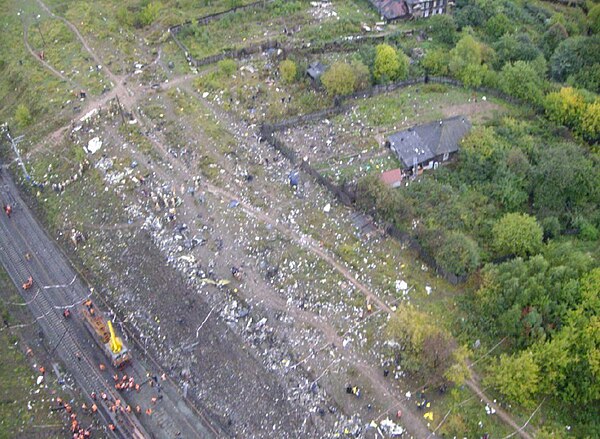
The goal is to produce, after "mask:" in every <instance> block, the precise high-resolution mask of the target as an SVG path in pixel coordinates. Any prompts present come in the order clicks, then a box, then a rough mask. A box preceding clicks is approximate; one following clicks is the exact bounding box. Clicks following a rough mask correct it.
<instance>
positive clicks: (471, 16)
mask: <svg viewBox="0 0 600 439" xmlns="http://www.w3.org/2000/svg"><path fill="white" fill-rule="evenodd" d="M454 19H455V20H456V24H457V26H458V28H459V29H462V28H464V27H467V26H471V27H481V26H482V25H483V23H485V20H486V19H487V17H486V15H485V13H484V12H483V10H482V9H481V8H480V7H479V5H477V4H475V3H468V4H466V5H465V6H462V5H460V6H459V5H457V10H456V12H455V13H454Z"/></svg>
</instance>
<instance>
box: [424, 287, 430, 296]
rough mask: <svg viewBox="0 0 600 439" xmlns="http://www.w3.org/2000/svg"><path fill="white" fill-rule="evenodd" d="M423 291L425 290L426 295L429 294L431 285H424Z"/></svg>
mask: <svg viewBox="0 0 600 439" xmlns="http://www.w3.org/2000/svg"><path fill="white" fill-rule="evenodd" d="M425 291H427V295H428V296H429V295H430V294H431V287H430V286H429V285H425Z"/></svg>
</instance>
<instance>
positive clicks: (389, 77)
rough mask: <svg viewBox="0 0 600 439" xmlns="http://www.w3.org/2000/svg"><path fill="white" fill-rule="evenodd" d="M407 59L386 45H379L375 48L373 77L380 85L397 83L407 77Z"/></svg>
mask: <svg viewBox="0 0 600 439" xmlns="http://www.w3.org/2000/svg"><path fill="white" fill-rule="evenodd" d="M408 66H409V59H408V57H407V56H406V55H405V54H404V53H402V52H400V53H398V52H397V51H396V49H394V48H393V47H392V46H390V45H388V44H379V45H378V46H377V47H376V48H375V63H374V65H373V76H374V77H375V80H376V81H377V82H380V83H385V82H388V81H397V80H400V79H404V78H406V76H407V75H408Z"/></svg>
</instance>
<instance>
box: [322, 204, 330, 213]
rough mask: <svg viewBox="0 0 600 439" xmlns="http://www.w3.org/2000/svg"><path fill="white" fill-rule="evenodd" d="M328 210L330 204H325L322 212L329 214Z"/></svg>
mask: <svg viewBox="0 0 600 439" xmlns="http://www.w3.org/2000/svg"><path fill="white" fill-rule="evenodd" d="M330 210H331V204H330V203H327V204H326V205H325V207H324V208H323V212H325V213H329V211H330Z"/></svg>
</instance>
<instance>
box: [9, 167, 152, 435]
mask: <svg viewBox="0 0 600 439" xmlns="http://www.w3.org/2000/svg"><path fill="white" fill-rule="evenodd" d="M0 182H1V183H2V186H1V191H0V197H1V199H2V202H3V203H6V202H10V203H12V204H11V205H12V206H13V214H12V217H11V218H8V217H6V216H5V215H3V216H2V219H0V259H1V261H2V263H3V265H4V266H5V268H6V271H7V273H8V275H9V276H10V278H11V279H12V280H13V282H14V283H15V285H17V287H18V288H19V290H20V292H21V297H22V298H23V300H25V301H28V307H29V309H30V311H31V312H32V314H33V316H34V318H35V319H36V320H37V321H38V324H39V325H40V327H41V329H42V332H43V334H44V338H45V341H46V343H47V345H48V346H49V347H50V349H52V350H54V351H55V352H56V355H57V356H58V357H59V358H60V359H61V360H62V361H63V363H64V364H65V366H66V368H67V369H68V370H69V372H70V373H71V374H72V375H73V377H74V378H75V380H76V382H77V384H78V385H79V386H80V387H81V389H82V391H83V393H84V394H86V395H90V394H91V393H92V392H94V391H95V392H97V393H98V394H100V393H101V392H104V393H106V394H107V395H108V401H110V400H116V399H119V398H120V395H119V394H117V392H116V391H115V390H114V388H113V387H112V385H110V384H109V383H108V382H107V381H106V379H105V378H104V377H103V376H102V374H101V373H100V371H99V369H98V367H97V365H96V364H95V362H94V361H93V357H92V358H90V357H91V356H90V355H89V348H88V347H87V346H83V345H82V344H81V342H80V340H79V339H78V337H77V336H78V333H77V332H75V331H77V330H78V328H77V327H75V328H74V327H73V325H72V322H70V321H69V322H67V321H66V320H65V319H64V318H63V316H62V311H61V310H62V309H63V308H64V307H65V304H64V295H60V294H51V293H50V294H48V293H47V291H48V290H47V291H44V290H43V287H42V285H44V284H45V285H61V284H62V285H66V284H65V279H66V278H68V277H70V278H71V279H72V278H73V276H74V275H71V273H68V267H65V266H64V265H63V264H61V263H60V261H59V260H58V259H59V258H56V257H54V258H52V259H50V261H52V264H54V263H56V269H55V270H54V269H53V270H52V271H50V269H48V268H46V267H44V265H43V264H40V263H35V264H31V263H30V262H31V261H27V260H26V258H25V252H21V251H17V249H19V250H24V249H27V250H32V249H30V248H29V247H28V246H27V240H35V241H36V242H37V243H38V244H40V245H38V246H36V250H38V249H39V250H40V253H37V254H36V258H37V259H38V260H39V259H40V258H41V257H50V254H49V249H48V245H47V244H49V243H48V242H47V239H48V238H47V237H45V236H43V237H42V236H40V235H39V233H40V232H39V230H36V227H25V231H23V230H22V229H21V227H19V228H17V227H15V224H14V221H15V216H18V217H20V218H19V220H24V222H25V223H28V222H29V221H27V220H31V219H33V218H27V217H28V216H29V215H27V214H28V213H29V212H27V209H26V208H25V209H23V206H20V205H19V202H18V201H17V199H16V197H15V196H14V192H13V191H12V190H11V189H12V188H11V187H10V185H9V184H7V182H6V179H5V177H4V176H0ZM22 214H24V215H22ZM23 225H24V224H20V226H23ZM25 234H27V236H25ZM27 250H26V252H27ZM31 254H34V253H33V251H32V252H31ZM32 258H33V256H32ZM36 262H40V261H36ZM29 276H32V277H34V286H33V288H31V289H30V290H26V291H24V290H22V289H21V284H22V282H23V279H27V278H28V277H29ZM75 289H76V288H75V287H72V288H70V287H67V288H66V290H67V291H68V297H67V299H68V300H69V301H70V300H73V301H74V303H76V300H78V299H80V297H77V296H78V293H77V292H76V291H75ZM32 295H35V298H34V300H31V298H32V297H31V296H32ZM61 299H63V300H61ZM74 332H75V333H74ZM96 404H97V405H98V408H99V410H98V412H99V414H100V416H101V417H102V419H103V421H104V422H105V423H106V424H109V423H113V424H115V425H117V426H118V428H117V429H116V430H115V431H113V432H110V431H108V433H109V434H111V436H112V437H115V438H135V439H142V438H147V437H150V435H149V434H148V433H147V432H146V430H145V429H144V427H143V426H142V425H141V424H140V422H139V420H138V419H137V418H136V417H135V416H134V415H133V414H127V413H121V414H119V416H117V415H116V414H115V413H113V412H111V411H110V409H109V402H105V401H103V400H101V399H100V400H98V401H97V402H96Z"/></svg>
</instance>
